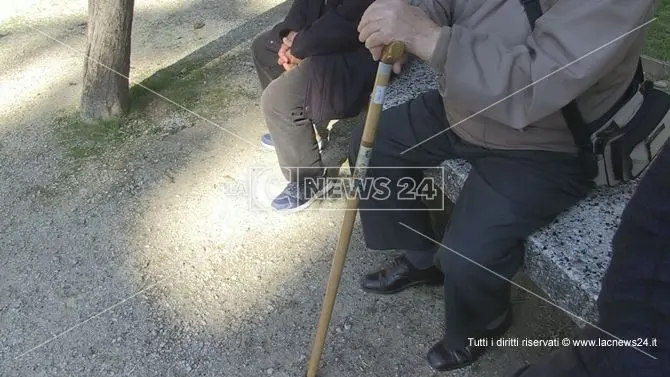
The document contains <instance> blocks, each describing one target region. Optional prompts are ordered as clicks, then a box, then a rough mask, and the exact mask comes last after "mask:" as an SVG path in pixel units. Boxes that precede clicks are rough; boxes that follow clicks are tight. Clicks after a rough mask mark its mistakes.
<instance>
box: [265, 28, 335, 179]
mask: <svg viewBox="0 0 670 377" xmlns="http://www.w3.org/2000/svg"><path fill="white" fill-rule="evenodd" d="M268 33H270V32H266V33H263V34H261V35H259V36H258V37H256V39H254V41H253V44H252V54H253V59H254V65H255V66H256V72H257V74H258V78H259V81H260V83H261V87H262V88H263V95H262V96H261V108H262V110H263V114H264V116H265V122H266V125H267V127H268V130H269V131H270V134H271V135H272V141H273V143H274V145H275V151H276V153H277V159H278V160H279V166H280V167H281V168H282V172H283V174H284V177H286V179H287V180H289V181H296V180H297V177H298V168H299V175H300V177H307V176H316V175H318V174H320V173H321V172H322V171H323V168H322V163H321V155H320V154H319V145H318V143H317V141H316V135H315V134H314V127H313V123H312V121H311V120H310V119H309V118H308V117H307V115H306V113H305V92H306V90H305V88H306V86H307V80H308V77H307V75H306V74H305V71H306V67H305V64H310V63H309V58H308V59H305V60H304V61H303V62H301V63H300V64H299V65H298V66H297V67H295V68H294V69H292V70H290V71H287V72H286V71H284V68H283V67H282V66H280V65H279V64H278V63H277V60H278V59H279V56H278V55H277V53H278V51H279V47H281V46H275V47H268V45H267V43H266V42H267V41H268V40H269V38H268ZM274 43H275V44H276V42H274Z"/></svg>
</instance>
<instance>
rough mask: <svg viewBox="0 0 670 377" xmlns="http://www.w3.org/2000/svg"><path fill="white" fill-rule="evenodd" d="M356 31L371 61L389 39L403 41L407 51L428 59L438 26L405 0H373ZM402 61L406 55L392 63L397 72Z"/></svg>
mask: <svg viewBox="0 0 670 377" xmlns="http://www.w3.org/2000/svg"><path fill="white" fill-rule="evenodd" d="M358 33H359V38H358V39H359V40H360V41H361V42H364V43H365V46H366V47H367V48H368V49H369V50H370V52H371V53H372V56H373V58H374V59H375V60H379V59H380V58H381V54H382V49H383V48H384V46H385V45H388V44H390V43H391V42H403V43H404V44H405V50H406V51H407V52H408V53H411V54H413V55H415V56H417V57H418V58H420V59H423V60H428V59H430V57H431V55H432V52H433V50H434V48H435V44H436V43H437V38H438V37H439V33H440V27H439V26H438V25H437V24H435V23H434V22H433V21H432V20H431V19H430V18H428V16H427V15H426V13H425V12H424V11H423V10H422V9H421V8H418V7H415V6H411V5H409V4H408V3H407V0H377V1H375V2H374V3H372V5H370V6H369V7H368V9H367V10H366V11H365V13H364V14H363V17H362V18H361V22H360V23H359V24H358ZM431 44H432V45H431ZM405 61H406V56H405V57H403V59H401V61H399V62H396V63H395V64H394V65H393V71H394V72H395V73H400V69H401V67H402V65H403V64H404V63H405Z"/></svg>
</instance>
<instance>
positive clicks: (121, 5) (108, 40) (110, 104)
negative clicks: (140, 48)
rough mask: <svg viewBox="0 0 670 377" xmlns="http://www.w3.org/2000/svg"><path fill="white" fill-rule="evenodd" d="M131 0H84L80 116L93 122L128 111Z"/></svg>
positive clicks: (114, 117) (132, 4) (116, 116)
mask: <svg viewBox="0 0 670 377" xmlns="http://www.w3.org/2000/svg"><path fill="white" fill-rule="evenodd" d="M133 7H134V0H88V47H87V50H86V61H85V63H84V85H83V91H82V96H81V117H82V119H84V120H85V121H89V122H94V121H100V120H111V119H117V118H119V117H122V116H123V115H125V114H126V112H127V111H128V106H129V87H128V85H129V83H128V74H129V73H130V32H131V29H132V23H133Z"/></svg>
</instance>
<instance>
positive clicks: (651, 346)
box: [514, 142, 670, 377]
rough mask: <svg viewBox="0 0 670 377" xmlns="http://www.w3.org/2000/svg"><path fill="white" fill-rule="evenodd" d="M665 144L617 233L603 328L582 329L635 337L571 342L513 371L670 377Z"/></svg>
mask: <svg viewBox="0 0 670 377" xmlns="http://www.w3.org/2000/svg"><path fill="white" fill-rule="evenodd" d="M664 148H665V149H664V150H663V151H662V152H661V153H660V154H659V155H658V157H657V158H656V161H655V162H654V163H653V164H652V165H651V166H650V167H649V170H648V171H647V173H646V175H645V176H644V177H643V178H642V180H641V182H640V184H639V186H638V187H637V189H636V191H635V193H634V194H633V197H632V198H631V200H630V201H629V202H628V204H627V205H626V208H625V209H624V211H623V214H622V216H621V223H620V225H619V228H618V229H617V232H616V233H615V235H614V239H613V242H612V244H613V249H614V254H613V256H612V260H611V262H610V265H609V267H608V269H607V272H606V273H605V277H604V278H603V282H602V290H601V292H600V295H599V296H598V312H599V317H600V319H599V321H598V328H593V327H588V328H586V329H584V330H582V332H581V338H583V339H585V340H596V341H598V340H599V339H608V340H609V341H621V340H623V341H635V344H633V343H631V346H625V343H624V345H623V346H611V347H603V346H601V347H598V346H596V347H588V346H575V347H566V348H563V349H561V350H558V351H556V352H554V353H552V354H550V355H549V356H547V357H545V358H543V359H542V360H540V361H538V362H537V363H535V364H533V365H530V366H526V367H524V368H522V369H520V370H519V371H517V372H516V373H515V375H514V376H515V377H661V376H670V357H669V355H670V350H669V348H668V347H669V344H670V343H669V342H670V174H668V172H670V143H668V142H666V145H665V147H664ZM603 330H604V331H603ZM608 333H609V334H610V335H608ZM611 335H613V336H615V337H616V338H614V337H612V336H611Z"/></svg>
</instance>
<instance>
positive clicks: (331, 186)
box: [275, 182, 333, 213]
mask: <svg viewBox="0 0 670 377" xmlns="http://www.w3.org/2000/svg"><path fill="white" fill-rule="evenodd" d="M332 188H333V183H332V182H328V184H326V187H324V188H323V189H321V190H320V191H319V192H317V193H316V194H315V195H314V196H313V197H312V199H310V200H308V201H307V202H305V204H302V205H299V206H297V207H295V208H291V209H275V211H276V212H280V213H295V212H300V211H302V210H304V209H305V208H307V207H309V206H311V205H312V204H313V203H314V202H315V201H317V200H319V199H320V198H321V196H322V195H324V194H325V193H327V192H328V191H330V189H332Z"/></svg>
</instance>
